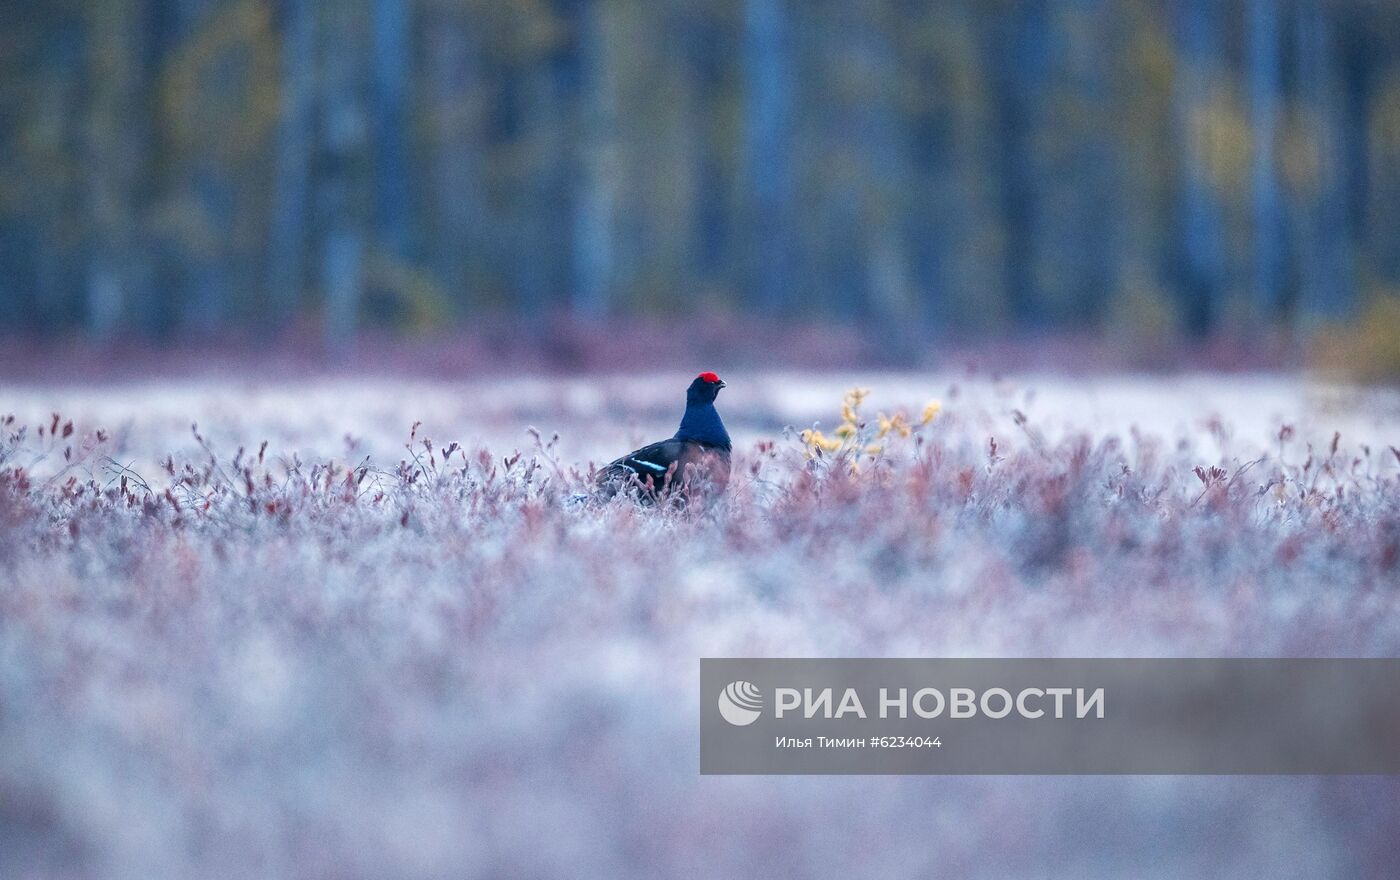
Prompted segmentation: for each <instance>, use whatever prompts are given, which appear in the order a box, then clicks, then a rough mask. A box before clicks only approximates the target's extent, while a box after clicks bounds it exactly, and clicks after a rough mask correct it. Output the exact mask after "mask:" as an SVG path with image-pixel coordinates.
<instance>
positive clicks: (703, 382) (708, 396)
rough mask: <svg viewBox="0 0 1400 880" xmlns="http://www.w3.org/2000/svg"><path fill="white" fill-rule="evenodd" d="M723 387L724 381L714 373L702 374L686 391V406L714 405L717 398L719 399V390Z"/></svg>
mask: <svg viewBox="0 0 1400 880" xmlns="http://www.w3.org/2000/svg"><path fill="white" fill-rule="evenodd" d="M723 387H724V380H722V379H721V378H720V377H718V376H716V375H715V374H714V373H701V374H700V375H698V376H696V377H695V381H694V382H691V383H690V387H689V388H687V389H686V390H685V403H686V406H689V405H690V404H692V403H714V402H715V398H716V397H719V390H720V389H721V388H723Z"/></svg>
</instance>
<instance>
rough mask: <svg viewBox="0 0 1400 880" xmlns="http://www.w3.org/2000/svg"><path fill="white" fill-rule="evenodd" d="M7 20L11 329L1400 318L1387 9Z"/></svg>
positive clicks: (1, 90) (484, 9)
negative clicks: (680, 318) (559, 321)
mask: <svg viewBox="0 0 1400 880" xmlns="http://www.w3.org/2000/svg"><path fill="white" fill-rule="evenodd" d="M0 11H3V18H4V21H5V25H4V27H3V29H0V326H2V327H3V330H0V336H3V337H10V338H14V337H34V338H46V337H53V336H60V337H68V338H85V339H97V340H103V339H117V338H123V339H138V340H148V341H154V342H158V343H174V342H187V341H198V340H201V339H210V338H214V337H217V336H220V335H225V334H229V333H235V334H238V333H246V334H248V335H249V336H250V337H254V336H256V337H258V338H261V337H262V336H263V335H264V334H267V333H272V332H282V331H285V330H286V329H287V328H292V327H298V326H300V327H312V328H315V332H316V333H317V334H318V335H319V337H320V338H321V339H323V340H324V342H325V344H326V345H327V346H329V347H330V348H332V349H335V348H337V347H345V346H349V345H350V344H351V342H352V341H353V340H354V339H355V338H356V336H357V335H359V334H361V333H363V332H365V331H367V330H372V329H373V330H376V331H392V332H394V333H398V332H405V333H415V332H422V331H442V330H452V329H454V328H456V329H462V328H469V327H471V326H472V324H473V322H476V321H484V320H492V319H500V318H509V319H510V320H512V321H520V320H522V319H524V320H531V321H533V320H551V319H555V318H558V317H559V316H564V317H565V318H566V319H574V318H577V319H580V320H585V321H587V320H593V319H602V318H609V317H616V316H633V315H640V316H652V317H665V316H671V315H685V316H690V317H692V318H695V317H697V316H700V317H703V316H704V315H710V314H726V315H731V316H737V317H738V319H741V320H746V319H747V318H748V316H754V317H755V318H756V319H762V320H765V321H770V322H797V321H805V322H818V323H820V322H828V323H831V324H849V325H858V326H861V327H865V328H868V329H870V330H871V331H872V332H874V333H876V334H879V335H881V336H882V337H883V338H885V339H887V340H888V341H889V344H890V346H891V347H892V348H893V349H896V350H897V349H900V348H901V347H903V348H906V349H914V348H917V347H918V346H920V345H922V344H925V343H926V341H927V340H930V339H940V338H949V337H953V336H968V335H972V336H982V337H996V336H1012V335H1015V334H1048V333H1056V332H1067V333H1079V332H1088V333H1097V332H1103V331H1106V330H1111V329H1113V328H1115V327H1116V328H1129V331H1130V338H1131V335H1135V336H1136V338H1139V339H1143V340H1163V339H1185V340H1189V339H1192V338H1196V339H1201V338H1222V337H1224V338H1247V337H1259V336H1271V337H1273V338H1285V339H1299V338H1308V337H1310V336H1311V335H1312V334H1313V332H1314V331H1315V330H1317V329H1318V328H1320V327H1324V326H1328V325H1331V324H1334V323H1335V324H1341V323H1345V322H1348V321H1356V320H1358V319H1359V318H1362V316H1366V315H1370V317H1369V318H1364V319H1363V320H1362V323H1363V324H1364V323H1365V321H1367V320H1369V321H1370V322H1371V323H1372V324H1377V322H1379V323H1378V325H1377V326H1378V327H1379V329H1374V328H1373V329H1371V330H1370V331H1367V332H1368V333H1369V336H1366V337H1365V338H1366V339H1369V340H1370V343H1371V344H1374V345H1377V346H1380V347H1382V348H1384V347H1385V346H1400V317H1397V314H1396V311H1397V310H1396V307H1395V305H1394V304H1395V292H1396V291H1400V3H1395V2H1392V0H1239V2H1231V0H1176V2H1157V0H1060V2H1033V0H1027V2H1013V0H927V2H920V0H800V2H799V0H593V2H589V0H336V2H323V3H317V2H313V0H45V2H43V3H33V2H25V0H3V2H0ZM1387 322H1388V323H1387ZM1358 344H1359V343H1358Z"/></svg>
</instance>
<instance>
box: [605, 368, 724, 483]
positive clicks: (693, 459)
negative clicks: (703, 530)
mask: <svg viewBox="0 0 1400 880" xmlns="http://www.w3.org/2000/svg"><path fill="white" fill-rule="evenodd" d="M723 387H725V385H724V382H722V381H720V378H719V377H718V376H716V375H715V374H714V373H701V374H700V375H699V376H696V377H695V381H693V382H691V383H690V387H689V388H688V389H686V395H685V415H683V416H682V417H681V424H680V427H679V428H677V430H676V434H675V436H674V437H672V438H671V439H669V440H662V441H660V442H659V443H652V444H649V445H647V446H643V447H642V448H641V449H638V450H636V451H635V452H629V453H628V454H627V455H624V456H623V457H622V458H619V459H618V460H616V461H614V462H612V463H611V464H609V465H607V466H606V467H604V468H602V469H600V470H599V471H598V475H597V478H596V480H597V487H598V492H599V494H601V495H603V496H604V497H612V496H613V495H616V494H617V493H618V492H622V491H627V490H629V489H630V490H635V491H636V492H637V494H638V497H639V498H641V499H643V500H655V499H656V498H658V497H660V496H662V495H674V496H678V497H681V498H685V499H689V498H691V497H696V496H703V497H705V498H712V497H715V496H718V495H719V494H720V493H722V492H723V491H724V489H725V487H726V486H727V485H728V483H729V451H730V441H729V432H728V431H726V430H725V429H724V422H723V421H722V420H721V419H720V417H719V412H718V411H717V410H716V409H715V398H716V397H717V396H719V390H720V389H721V388H723Z"/></svg>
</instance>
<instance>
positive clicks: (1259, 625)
mask: <svg viewBox="0 0 1400 880" xmlns="http://www.w3.org/2000/svg"><path fill="white" fill-rule="evenodd" d="M722 372H723V371H722ZM723 374H724V377H725V379H726V381H727V382H728V383H729V385H730V388H728V389H727V390H726V391H725V392H724V393H723V394H722V395H721V397H720V400H719V409H720V411H721V413H722V414H723V416H724V418H725V420H726V422H727V424H728V425H729V428H730V431H731V433H732V434H733V435H734V438H735V442H736V447H735V478H734V481H733V482H732V483H731V490H730V492H729V494H728V495H727V496H726V497H725V498H724V499H722V500H721V501H720V502H718V503H717V504H715V505H714V506H712V507H711V508H709V509H708V510H704V511H700V510H695V509H691V510H682V511H674V510H651V509H641V508H638V507H636V506H634V505H633V504H632V503H630V502H628V501H627V500H625V499H618V500H616V501H613V502H611V503H608V504H605V505H595V504H584V503H577V502H575V501H573V500H572V498H573V496H574V495H575V494H576V493H579V492H581V491H583V490H584V488H585V486H586V479H587V474H588V471H589V469H590V465H591V464H598V463H602V462H605V461H607V460H609V459H611V458H613V457H615V456H616V455H618V454H621V453H623V452H625V451H627V450H629V449H631V448H634V447H635V446H637V445H639V444H640V443H641V442H644V441H649V440H655V439H660V438H661V437H663V436H668V435H669V434H670V433H671V432H672V431H673V430H674V428H675V422H676V420H677V419H678V418H679V415H680V409H681V396H682V395H681V389H683V388H684V386H685V382H686V381H687V379H688V376H687V375H680V374H678V375H675V376H645V377H636V376H626V377H625V376H573V377H569V378H567V379H543V378H533V379H503V380H486V379H483V380H480V381H461V382H456V381H454V382H448V381H442V382H433V381H425V380H421V379H414V380H394V379H387V378H377V379H362V378H326V379H316V380H299V381H296V382H291V381H287V382H282V383H267V382H259V383H247V382H241V381H239V380H237V379H221V380H215V379H190V380H167V381H162V382H151V383H143V384H114V385H50V384H37V385H35V384H30V385H16V384H13V383H9V384H3V383H0V419H5V418H6V414H7V413H12V414H13V419H12V420H8V421H6V422H5V424H4V425H3V426H0V876H5V877H10V876H15V877H30V876H33V877H132V878H136V877H142V878H145V877H165V876H169V877H176V876H192V877H194V876H205V877H217V876H267V877H317V878H320V877H327V878H329V877H346V878H359V877H364V878H385V877H436V876H451V877H554V876H567V877H600V878H603V877H607V878H612V877H663V876H675V877H721V878H728V877H737V876H801V877H828V876H829V877H892V876H935V875H943V874H947V875H950V876H961V877H989V878H990V877H1007V876H1017V877H1042V876H1046V877H1048V876H1077V877H1084V878H1095V877H1105V878H1107V877H1122V876H1133V877H1181V876H1250V877H1388V876H1394V873H1395V870H1396V866H1397V865H1398V864H1400V844H1397V842H1396V836H1395V829H1396V828H1397V827H1400V782H1397V781H1396V780H1395V779H1393V778H1318V777H1298V778H1217V777H1209V778H1153V777H1134V778H1011V777H989V778H946V779H945V778H900V777H891V778H824V777H811V778H766V777H752V778H740V777H732V778H731V777H704V778H702V777H700V776H699V775H698V743H697V739H698V731H697V716H696V700H697V695H696V686H697V680H698V663H697V660H698V658H700V657H704V656H1397V655H1398V654H1400V451H1397V447H1400V399H1397V397H1396V396H1395V395H1394V394H1392V393H1387V392H1378V391H1369V392H1361V391H1356V390H1345V389H1339V388H1334V387H1327V386H1320V385H1313V384H1310V383H1307V382H1305V381H1304V380H1302V379H1298V378H1296V377H1275V376H1213V375H1197V376H1185V377H1175V378H1170V379H1166V378H1142V377H1122V376H1117V377H1099V378H1088V379H1066V378H1059V377H1048V376H1044V377H1038V376H1021V377H1012V378H1006V379H992V378H987V377H981V376H954V375H908V374H888V375H882V374H878V373H866V374H858V373H851V374H842V375H823V376H818V377H798V376H794V375H778V374H762V375H743V374H740V373H723ZM854 387H860V388H868V389H870V394H869V396H868V397H860V396H856V397H850V396H847V397H846V398H845V400H844V402H843V395H845V394H846V392H847V391H848V389H851V388H854ZM934 400H936V401H937V402H938V403H937V405H935V406H930V402H931V401H934ZM843 406H845V407H846V410H845V412H844V413H843ZM814 422H819V423H820V424H817V425H815V429H816V431H819V432H820V433H819V434H818V433H811V432H810V431H809V432H808V433H806V434H804V433H803V431H804V430H806V429H812V428H813V427H814ZM194 425H197V428H194V427H192V426H194ZM531 429H533V432H532V430H531ZM1245 807H1247V809H1246V808H1245ZM794 862H796V864H794Z"/></svg>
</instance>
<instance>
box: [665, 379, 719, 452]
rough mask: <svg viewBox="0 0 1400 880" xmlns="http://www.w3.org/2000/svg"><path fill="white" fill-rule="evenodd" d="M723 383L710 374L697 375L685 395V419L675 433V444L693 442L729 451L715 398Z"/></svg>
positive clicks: (682, 419) (682, 418) (683, 418)
mask: <svg viewBox="0 0 1400 880" xmlns="http://www.w3.org/2000/svg"><path fill="white" fill-rule="evenodd" d="M723 387H724V382H723V381H722V380H721V379H720V378H719V376H716V375H715V374H714V373H701V374H700V375H698V376H696V377H695V381H694V382H691V383H690V387H689V388H687V389H686V391H685V415H684V416H682V417H681V426H680V428H679V429H678V430H677V431H676V439H677V440H693V441H695V442H696V443H704V444H705V445H706V446H716V447H719V448H720V449H728V448H729V432H728V431H726V430H724V422H722V421H720V418H719V411H718V410H716V409H715V398H716V397H718V396H719V390H720V389H721V388H723Z"/></svg>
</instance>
